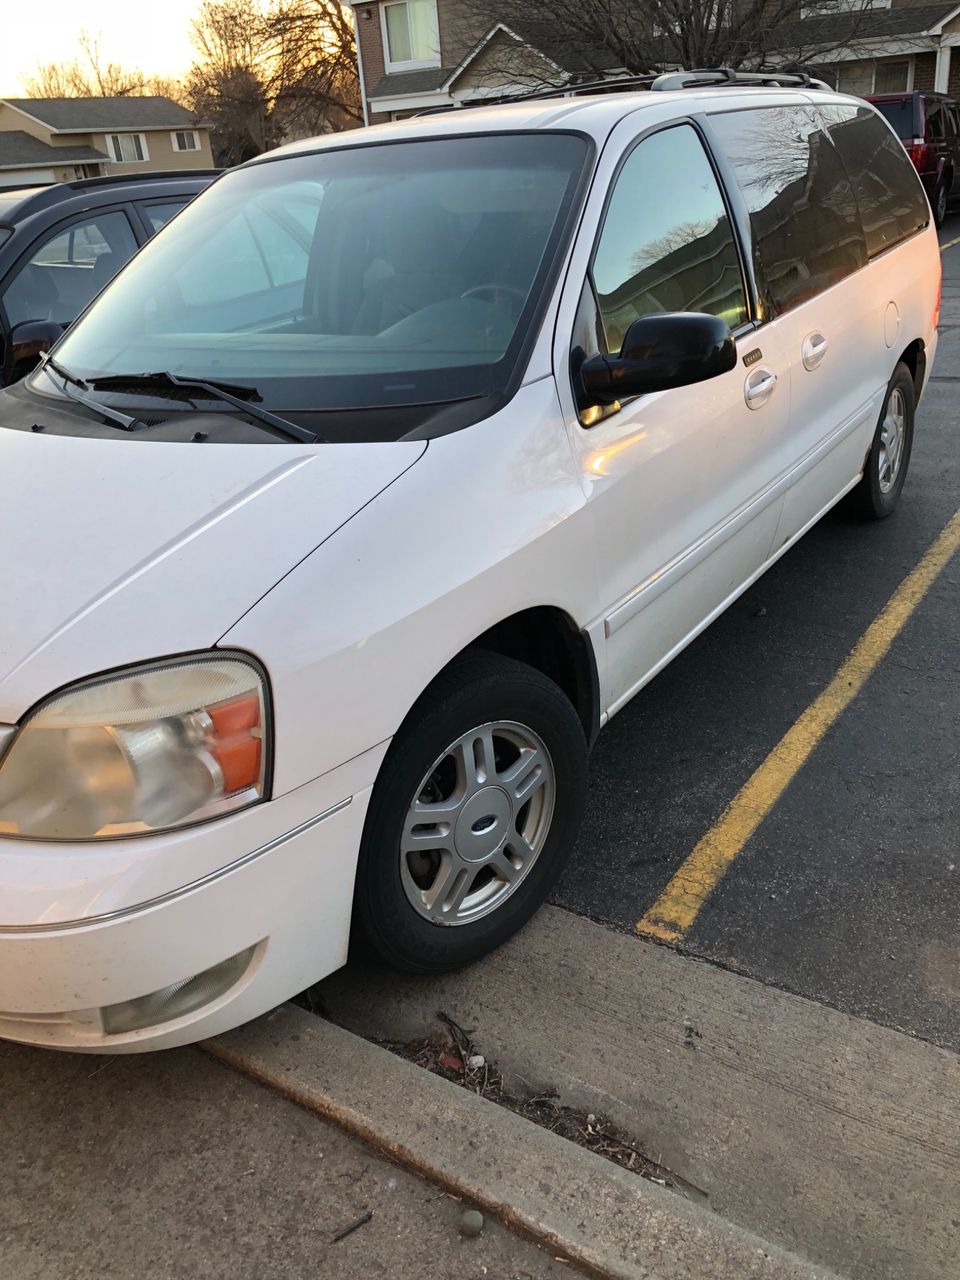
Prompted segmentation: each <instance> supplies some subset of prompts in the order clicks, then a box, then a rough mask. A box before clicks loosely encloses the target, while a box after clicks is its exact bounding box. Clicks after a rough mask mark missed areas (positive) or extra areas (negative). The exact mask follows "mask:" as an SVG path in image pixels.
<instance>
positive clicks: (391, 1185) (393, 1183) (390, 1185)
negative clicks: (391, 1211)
mask: <svg viewBox="0 0 960 1280" xmlns="http://www.w3.org/2000/svg"><path fill="white" fill-rule="evenodd" d="M396 1189H397V1180H396V1178H388V1179H387V1190H388V1191H396Z"/></svg>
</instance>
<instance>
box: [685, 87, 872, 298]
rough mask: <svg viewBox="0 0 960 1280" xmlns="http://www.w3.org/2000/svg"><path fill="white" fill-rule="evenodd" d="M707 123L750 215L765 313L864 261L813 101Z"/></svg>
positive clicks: (854, 217)
mask: <svg viewBox="0 0 960 1280" xmlns="http://www.w3.org/2000/svg"><path fill="white" fill-rule="evenodd" d="M710 123H711V127H712V129H713V130H714V131H715V133H716V136H717V141H718V144H719V146H720V148H721V150H722V151H723V152H724V153H725V154H726V156H727V159H728V160H729V161H730V164H731V166H732V168H733V171H734V174H735V176H736V179H737V184H738V186H739V187H740V190H741V192H742V193H743V197H744V200H745V201H746V204H747V208H748V210H749V213H750V224H751V229H752V232H753V242H754V253H755V255H756V258H757V260H758V261H757V267H758V276H759V278H760V280H761V281H763V282H764V292H765V296H764V299H763V309H764V312H765V314H766V315H767V316H775V315H782V314H783V312H785V311H789V310H791V308H793V307H798V306H800V305H801V304H802V303H804V302H806V301H807V299H809V298H812V297H814V296H815V295H816V294H818V293H822V292H823V291H824V290H825V289H829V288H830V286H831V285H834V284H836V283H837V282H838V281H840V280H843V279H844V277H846V276H848V275H850V274H851V272H853V271H856V270H858V269H859V268H860V267H862V266H864V265H865V263H866V260H867V256H866V249H865V246H864V241H863V233H862V231H861V228H860V221H859V218H858V214H857V203H856V198H855V196H854V194H853V190H852V188H851V185H850V180H849V178H848V177H847V173H846V171H845V169H844V167H843V164H842V162H841V160H840V157H839V155H838V154H837V151H836V149H835V148H834V147H833V145H832V144H831V142H830V138H829V136H828V134H827V131H826V130H825V129H824V127H823V122H822V121H821V119H820V117H819V116H818V114H817V112H816V110H815V109H814V108H813V107H793V106H789V107H769V108H763V109H762V110H757V111H731V112H727V113H724V114H722V115H716V116H712V117H711V121H710ZM891 141H893V140H892V139H891ZM894 145H896V144H894Z"/></svg>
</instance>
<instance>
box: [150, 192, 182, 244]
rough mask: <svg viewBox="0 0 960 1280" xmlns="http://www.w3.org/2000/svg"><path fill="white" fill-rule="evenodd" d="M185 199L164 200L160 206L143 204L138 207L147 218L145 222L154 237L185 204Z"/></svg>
mask: <svg viewBox="0 0 960 1280" xmlns="http://www.w3.org/2000/svg"><path fill="white" fill-rule="evenodd" d="M187 199H188V197H184V198H183V199H182V200H164V201H163V203H162V204H144V205H141V206H140V208H141V209H142V210H143V212H144V213H145V214H146V216H147V222H149V224H150V229H151V230H152V231H153V233H154V235H155V234H156V233H157V232H158V231H159V230H160V228H161V227H165V226H166V225H167V223H168V222H169V221H170V219H171V218H173V217H175V216H176V215H177V214H178V213H179V212H180V210H181V209H182V208H183V206H184V205H185V204H186V203H187Z"/></svg>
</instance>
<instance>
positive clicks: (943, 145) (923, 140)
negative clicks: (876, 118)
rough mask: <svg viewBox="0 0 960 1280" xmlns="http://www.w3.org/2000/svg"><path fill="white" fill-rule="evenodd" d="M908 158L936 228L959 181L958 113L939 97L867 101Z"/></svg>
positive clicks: (923, 94) (918, 94)
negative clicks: (904, 148)
mask: <svg viewBox="0 0 960 1280" xmlns="http://www.w3.org/2000/svg"><path fill="white" fill-rule="evenodd" d="M867 101H868V102H872V103H873V105H874V106H875V107H876V108H877V110H878V111H879V112H880V113H881V115H883V116H885V117H886V119H887V121H888V122H889V123H890V124H891V125H892V126H893V128H894V130H895V131H896V132H897V134H899V136H900V140H901V142H902V143H903V145H904V146H905V147H906V149H907V151H908V152H909V154H910V159H911V160H912V161H913V163H914V165H915V166H916V170H917V173H919V175H920V180H921V182H922V183H923V186H924V189H925V191H926V193H927V197H928V198H929V200H930V205H931V207H932V209H933V217H934V221H935V222H936V224H937V226H938V227H939V226H940V225H941V224H942V222H943V220H944V218H945V217H946V216H947V203H948V201H949V200H950V199H951V198H952V196H953V195H954V193H957V194H960V192H958V190H957V186H956V184H957V181H958V178H960V109H958V107H957V104H956V103H955V102H954V100H953V99H952V98H948V97H947V96H946V94H943V93H926V92H920V91H919V90H916V91H914V92H913V93H880V94H874V95H873V96H871V97H868V98H867Z"/></svg>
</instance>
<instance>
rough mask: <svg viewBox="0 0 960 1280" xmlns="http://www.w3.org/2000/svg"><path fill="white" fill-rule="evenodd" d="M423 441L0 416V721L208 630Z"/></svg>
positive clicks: (192, 641)
mask: <svg viewBox="0 0 960 1280" xmlns="http://www.w3.org/2000/svg"><path fill="white" fill-rule="evenodd" d="M425 449H426V444H424V443H422V442H412V441H410V442H399V443H389V444H338V445H309V446H307V445H304V446H300V445H296V444H278V445H275V446H274V445H259V446H253V445H242V444H241V445H231V444H217V445H215V446H204V445H203V444H166V443H153V442H151V443H146V442H134V441H131V440H128V439H124V438H123V437H122V436H121V437H119V438H118V439H116V440H112V439H110V440H97V439H89V438H87V439H79V438H76V437H72V436H58V435H46V434H40V433H38V434H33V433H29V432H23V431H14V430H4V429H2V428H0V548H2V553H0V724H3V723H8V724H11V723H14V722H15V721H16V720H18V719H19V718H20V717H21V716H22V715H23V713H24V712H25V711H26V710H27V709H28V708H29V707H30V706H31V705H32V704H33V703H34V702H36V701H37V700H38V699H40V698H43V697H45V696H47V695H48V694H49V693H51V692H52V691H53V690H54V689H56V688H58V687H60V686H62V685H65V684H69V683H71V682H72V681H75V680H78V679H82V678H84V677H86V676H90V675H94V674H96V673H98V672H101V671H105V670H109V669H110V668H113V667H119V666H124V665H126V664H128V663H131V662H140V661H145V660H148V659H152V658H160V657H164V656H166V655H168V654H175V653H183V652H186V651H188V650H191V649H205V648H208V647H210V646H212V645H214V644H216V642H217V641H218V640H219V639H220V637H221V636H222V635H223V634H224V633H225V632H226V631H227V630H229V628H230V627H231V626H232V625H233V624H234V623H235V622H236V621H237V620H238V619H239V618H240V617H241V616H242V615H243V614H244V613H245V612H246V611H247V609H249V608H250V607H251V605H253V604H254V603H255V602H256V601H257V600H258V599H259V598H260V597H261V596H262V595H264V594H265V593H266V592H267V591H269V590H270V588H271V587H273V586H274V585H275V584H276V583H277V581H278V580H279V579H280V578H282V577H283V575H284V574H286V573H288V572H289V570H290V569H292V568H293V566H294V565H296V564H297V563H298V562H299V561H300V560H302V559H303V558H304V557H305V556H307V555H309V554H310V552H311V551H313V550H314V549H315V548H316V547H318V546H319V545H320V544H321V543H322V542H324V541H325V540H326V539H327V538H328V537H330V535H331V534H332V533H334V532H335V531H336V530H337V529H338V528H339V527H340V526H341V525H342V524H344V523H345V522H346V521H347V520H349V519H350V517H351V516H353V515H354V514H355V513H356V512H357V511H359V510H360V509H361V507H363V506H365V505H366V504H367V503H368V502H369V501H370V500H371V499H372V498H374V497H375V496H376V495H377V494H378V493H380V492H381V491H382V490H383V489H384V488H386V487H387V486H388V485H389V484H391V483H392V482H393V481H394V480H395V479H396V478H397V477H398V476H399V475H401V474H402V473H403V472H404V471H405V470H406V469H407V468H408V467H410V466H412V465H413V463H415V462H416V461H417V459H418V458H420V457H421V456H422V455H423V453H424V451H425ZM318 607H325V608H338V607H340V602H338V601H325V602H322V603H321V605H319V606H318Z"/></svg>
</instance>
